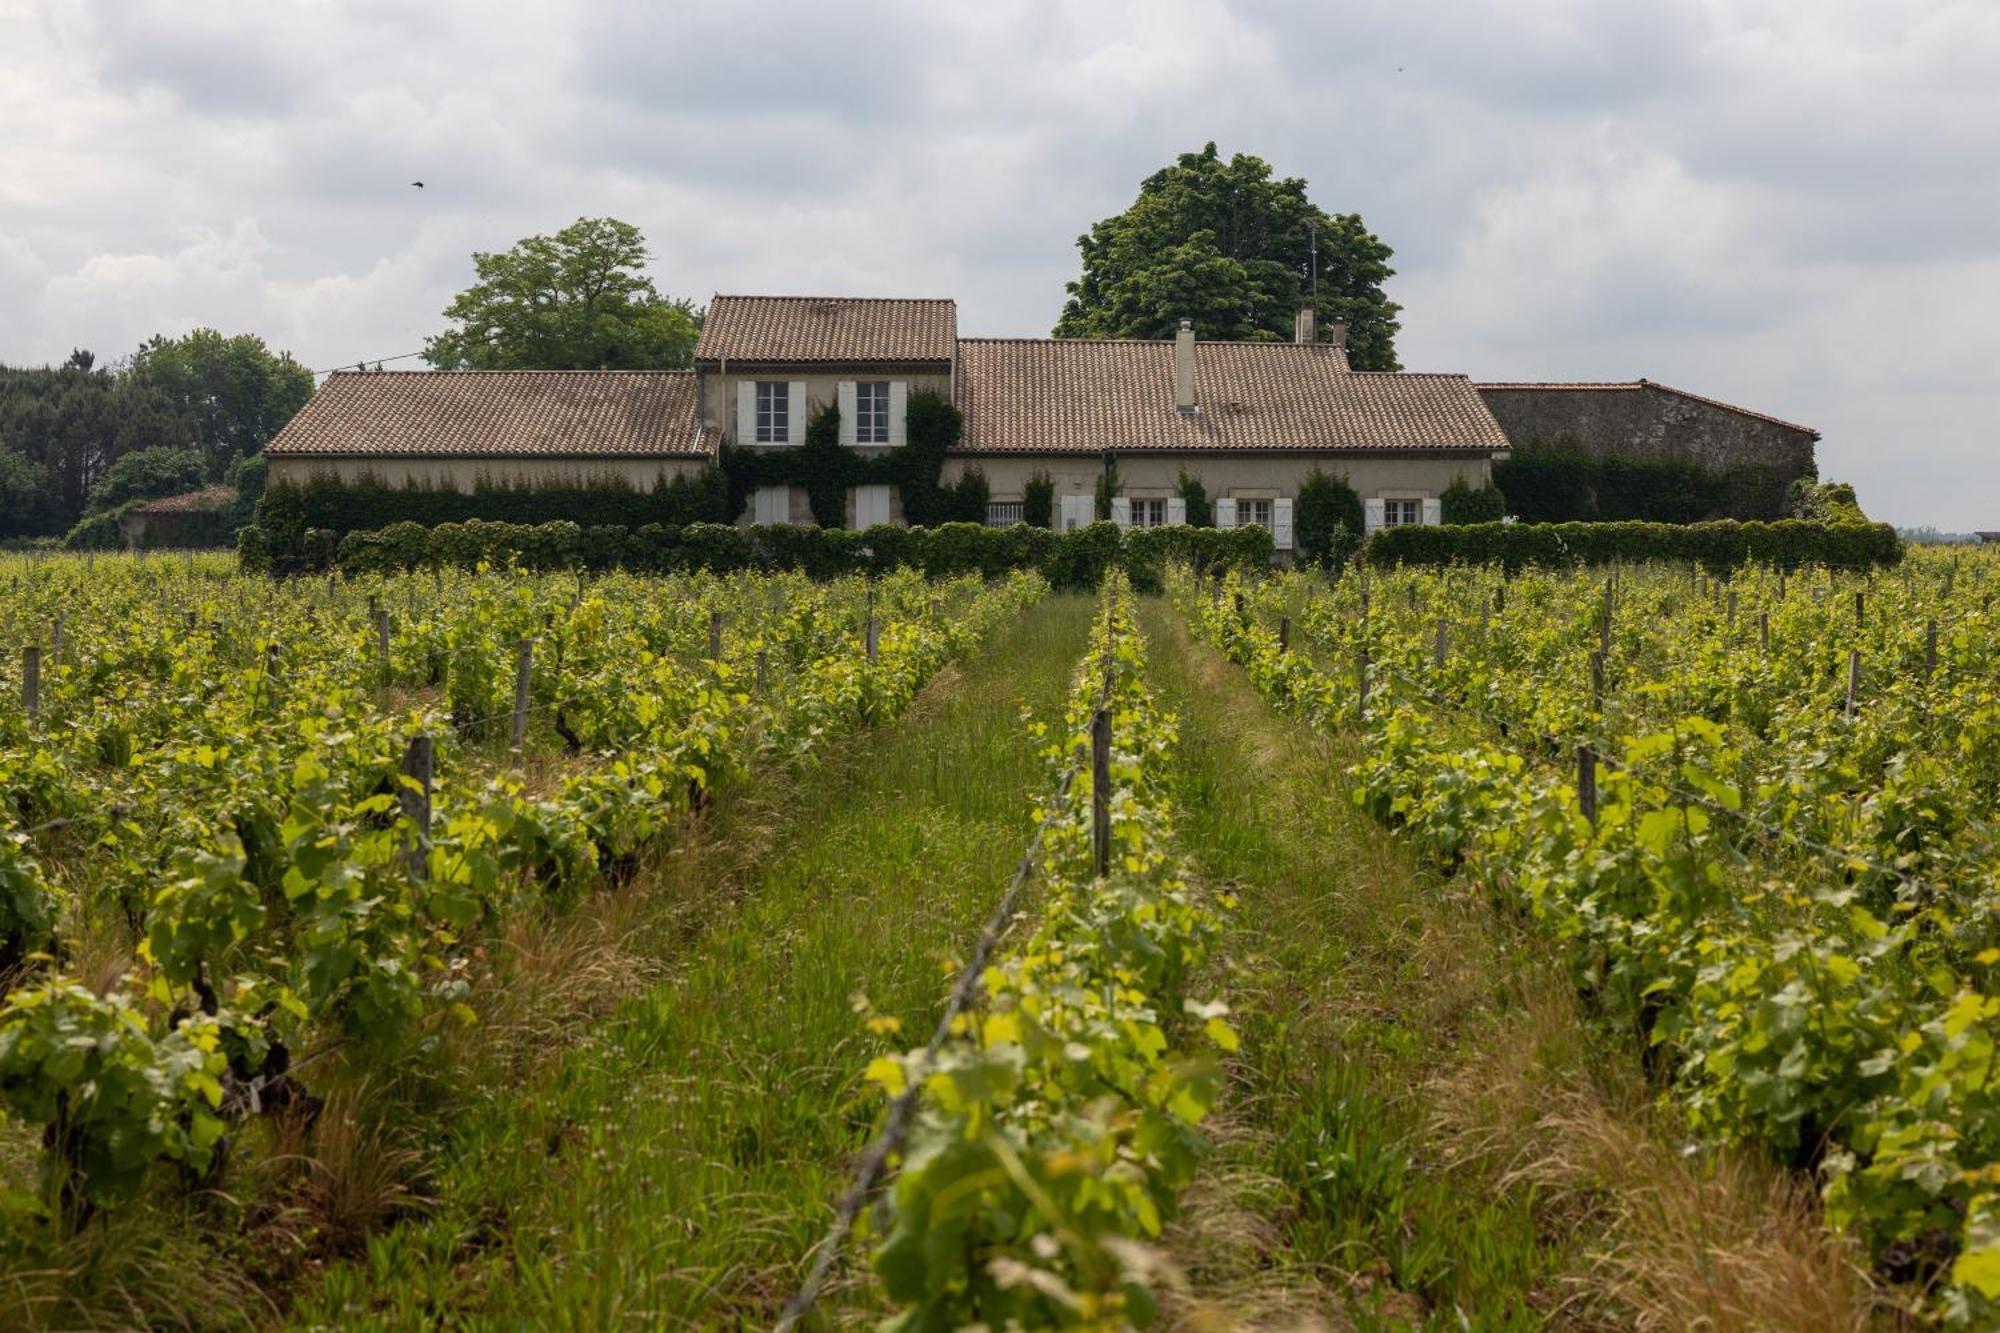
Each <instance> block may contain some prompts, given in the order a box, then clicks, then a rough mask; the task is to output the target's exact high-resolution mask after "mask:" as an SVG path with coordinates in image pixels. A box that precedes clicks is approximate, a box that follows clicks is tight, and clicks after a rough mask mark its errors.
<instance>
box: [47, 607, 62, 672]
mask: <svg viewBox="0 0 2000 1333" xmlns="http://www.w3.org/2000/svg"><path fill="white" fill-rule="evenodd" d="M62 634H63V618H62V616H61V615H57V616H56V623H55V625H54V626H53V627H52V628H51V629H50V630H49V665H50V666H59V665H61V663H62Z"/></svg>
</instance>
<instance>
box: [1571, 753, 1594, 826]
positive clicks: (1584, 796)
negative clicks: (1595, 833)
mask: <svg viewBox="0 0 2000 1333" xmlns="http://www.w3.org/2000/svg"><path fill="white" fill-rule="evenodd" d="M1576 803H1577V806H1578V808H1579V809H1581V810H1582V811H1583V817H1584V818H1585V819H1587V820H1589V821H1590V826H1591V827H1592V828H1596V827H1597V752H1596V751H1595V750H1592V749H1591V748H1590V747H1589V746H1588V745H1579V746H1577V747H1576Z"/></svg>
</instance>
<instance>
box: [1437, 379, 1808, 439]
mask: <svg viewBox="0 0 2000 1333" xmlns="http://www.w3.org/2000/svg"><path fill="white" fill-rule="evenodd" d="M1472 387H1473V388H1475V389H1477V390H1479V392H1481V393H1485V392H1486V391H1487V390H1489V389H1491V390H1494V391H1495V392H1499V393H1507V392H1510V391H1517V390H1547V389H1563V390H1572V391H1575V392H1579V393H1593V392H1607V391H1608V392H1616V391H1618V390H1621V389H1622V390H1625V391H1626V392H1630V393H1637V392H1638V391H1640V390H1642V389H1657V390H1659V391H1660V392H1661V393H1670V394H1672V395H1674V396H1675V397H1676V398H1685V399H1687V400H1688V401H1689V402H1695V403H1705V404H1707V405H1708V406H1710V407H1719V408H1721V409H1722V410H1723V411H1725V412H1734V413H1735V414H1736V415H1737V416H1739V417H1749V418H1750V419H1751V420H1752V421H1764V422H1769V423H1770V424H1771V425H1773V426H1783V427H1784V428H1785V429H1786V430H1795V431H1798V432H1799V433H1800V434H1801V435H1810V436H1812V437H1813V438H1814V439H1815V440H1817V439H1818V438H1819V437H1820V435H1819V432H1818V431H1817V430H1814V429H1813V428H1812V427H1811V426H1801V425H1800V424H1799V423H1798V422H1796V421H1787V420H1785V419H1784V418H1783V417H1774V416H1771V415H1770V414H1769V413H1766V412H1755V411H1752V410H1751V409H1749V408H1747V407H1738V406H1737V405H1736V404H1734V403H1725V402H1723V401H1722V400H1721V399H1720V398H1710V397H1708V396H1707V395H1706V394H1699V393H1690V392H1688V391H1687V390H1686V389H1676V388H1675V387H1674V386H1673V385H1671V384H1662V383H1660V382H1659V381H1658V380H1649V379H1646V378H1644V377H1641V378H1639V379H1636V380H1573V381H1569V382H1566V383H1565V382H1560V381H1556V382H1544V381H1539V380H1520V381H1510V382H1493V383H1486V384H1475V385H1473V386H1472Z"/></svg>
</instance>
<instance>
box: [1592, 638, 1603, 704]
mask: <svg viewBox="0 0 2000 1333" xmlns="http://www.w3.org/2000/svg"><path fill="white" fill-rule="evenodd" d="M1590 711H1591V712H1593V713H1602V712H1603V711H1604V654H1603V653H1592V654H1591V655H1590Z"/></svg>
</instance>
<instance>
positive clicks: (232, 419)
mask: <svg viewBox="0 0 2000 1333" xmlns="http://www.w3.org/2000/svg"><path fill="white" fill-rule="evenodd" d="M127 373H128V374H129V376H130V377H131V379H132V380H133V382H134V383H136V384H139V385H142V386H145V387H146V388H149V389H152V390H153V391H155V392H156V393H157V394H158V395H159V397H160V399H161V400H163V401H164V402H165V403H166V404H167V406H168V408H169V410H171V411H173V412H175V413H176V414H177V415H178V416H179V417H180V419H181V420H182V422H183V423H184V427H185V430H186V432H187V434H188V437H189V438H190V439H191V440H192V442H193V443H194V445H195V447H196V448H198V449H200V450H201V454H202V460H203V464H204V471H205V472H206V474H207V476H208V478H209V479H211V480H213V479H219V478H220V477H222V476H223V475H224V474H225V473H226V472H227V471H228V469H229V466H230V464H232V463H234V462H235V461H236V460H237V459H239V458H247V457H249V456H250V455H251V454H254V453H258V452H260V451H261V450H262V449H263V447H264V446H265V445H266V444H267V443H269V442H270V439H271V437H272V436H273V435H276V434H277V433H278V430H279V428H280V427H282V426H283V425H284V424H285V423H286V422H287V421H290V420H291V419H292V417H293V415H294V414H296V413H297V412H298V410H299V409H300V408H301V407H303V406H305V401H306V399H308V398H310V397H312V391H313V377H312V372H311V371H309V370H307V369H306V368H305V367H304V366H302V365H300V364H299V363H298V362H297V361H295V360H293V359H292V355H291V353H290V352H273V351H272V350H271V349H270V348H269V347H266V346H265V345H264V340H263V339H262V338H259V337H257V336H256V335H255V334H250V333H240V334H237V335H236V336H235V337H233V338H232V337H225V336H224V335H222V334H220V333H218V332H216V331H215V330H214V329H196V330H194V331H193V332H192V333H189V334H186V335H184V336H182V337H179V338H168V337H165V336H159V337H155V338H152V339H150V340H149V341H148V342H146V343H145V345H144V346H142V347H140V348H139V350H138V352H137V353H136V354H135V355H134V356H133V358H132V363H131V365H130V367H129V368H128V371H127Z"/></svg>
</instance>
